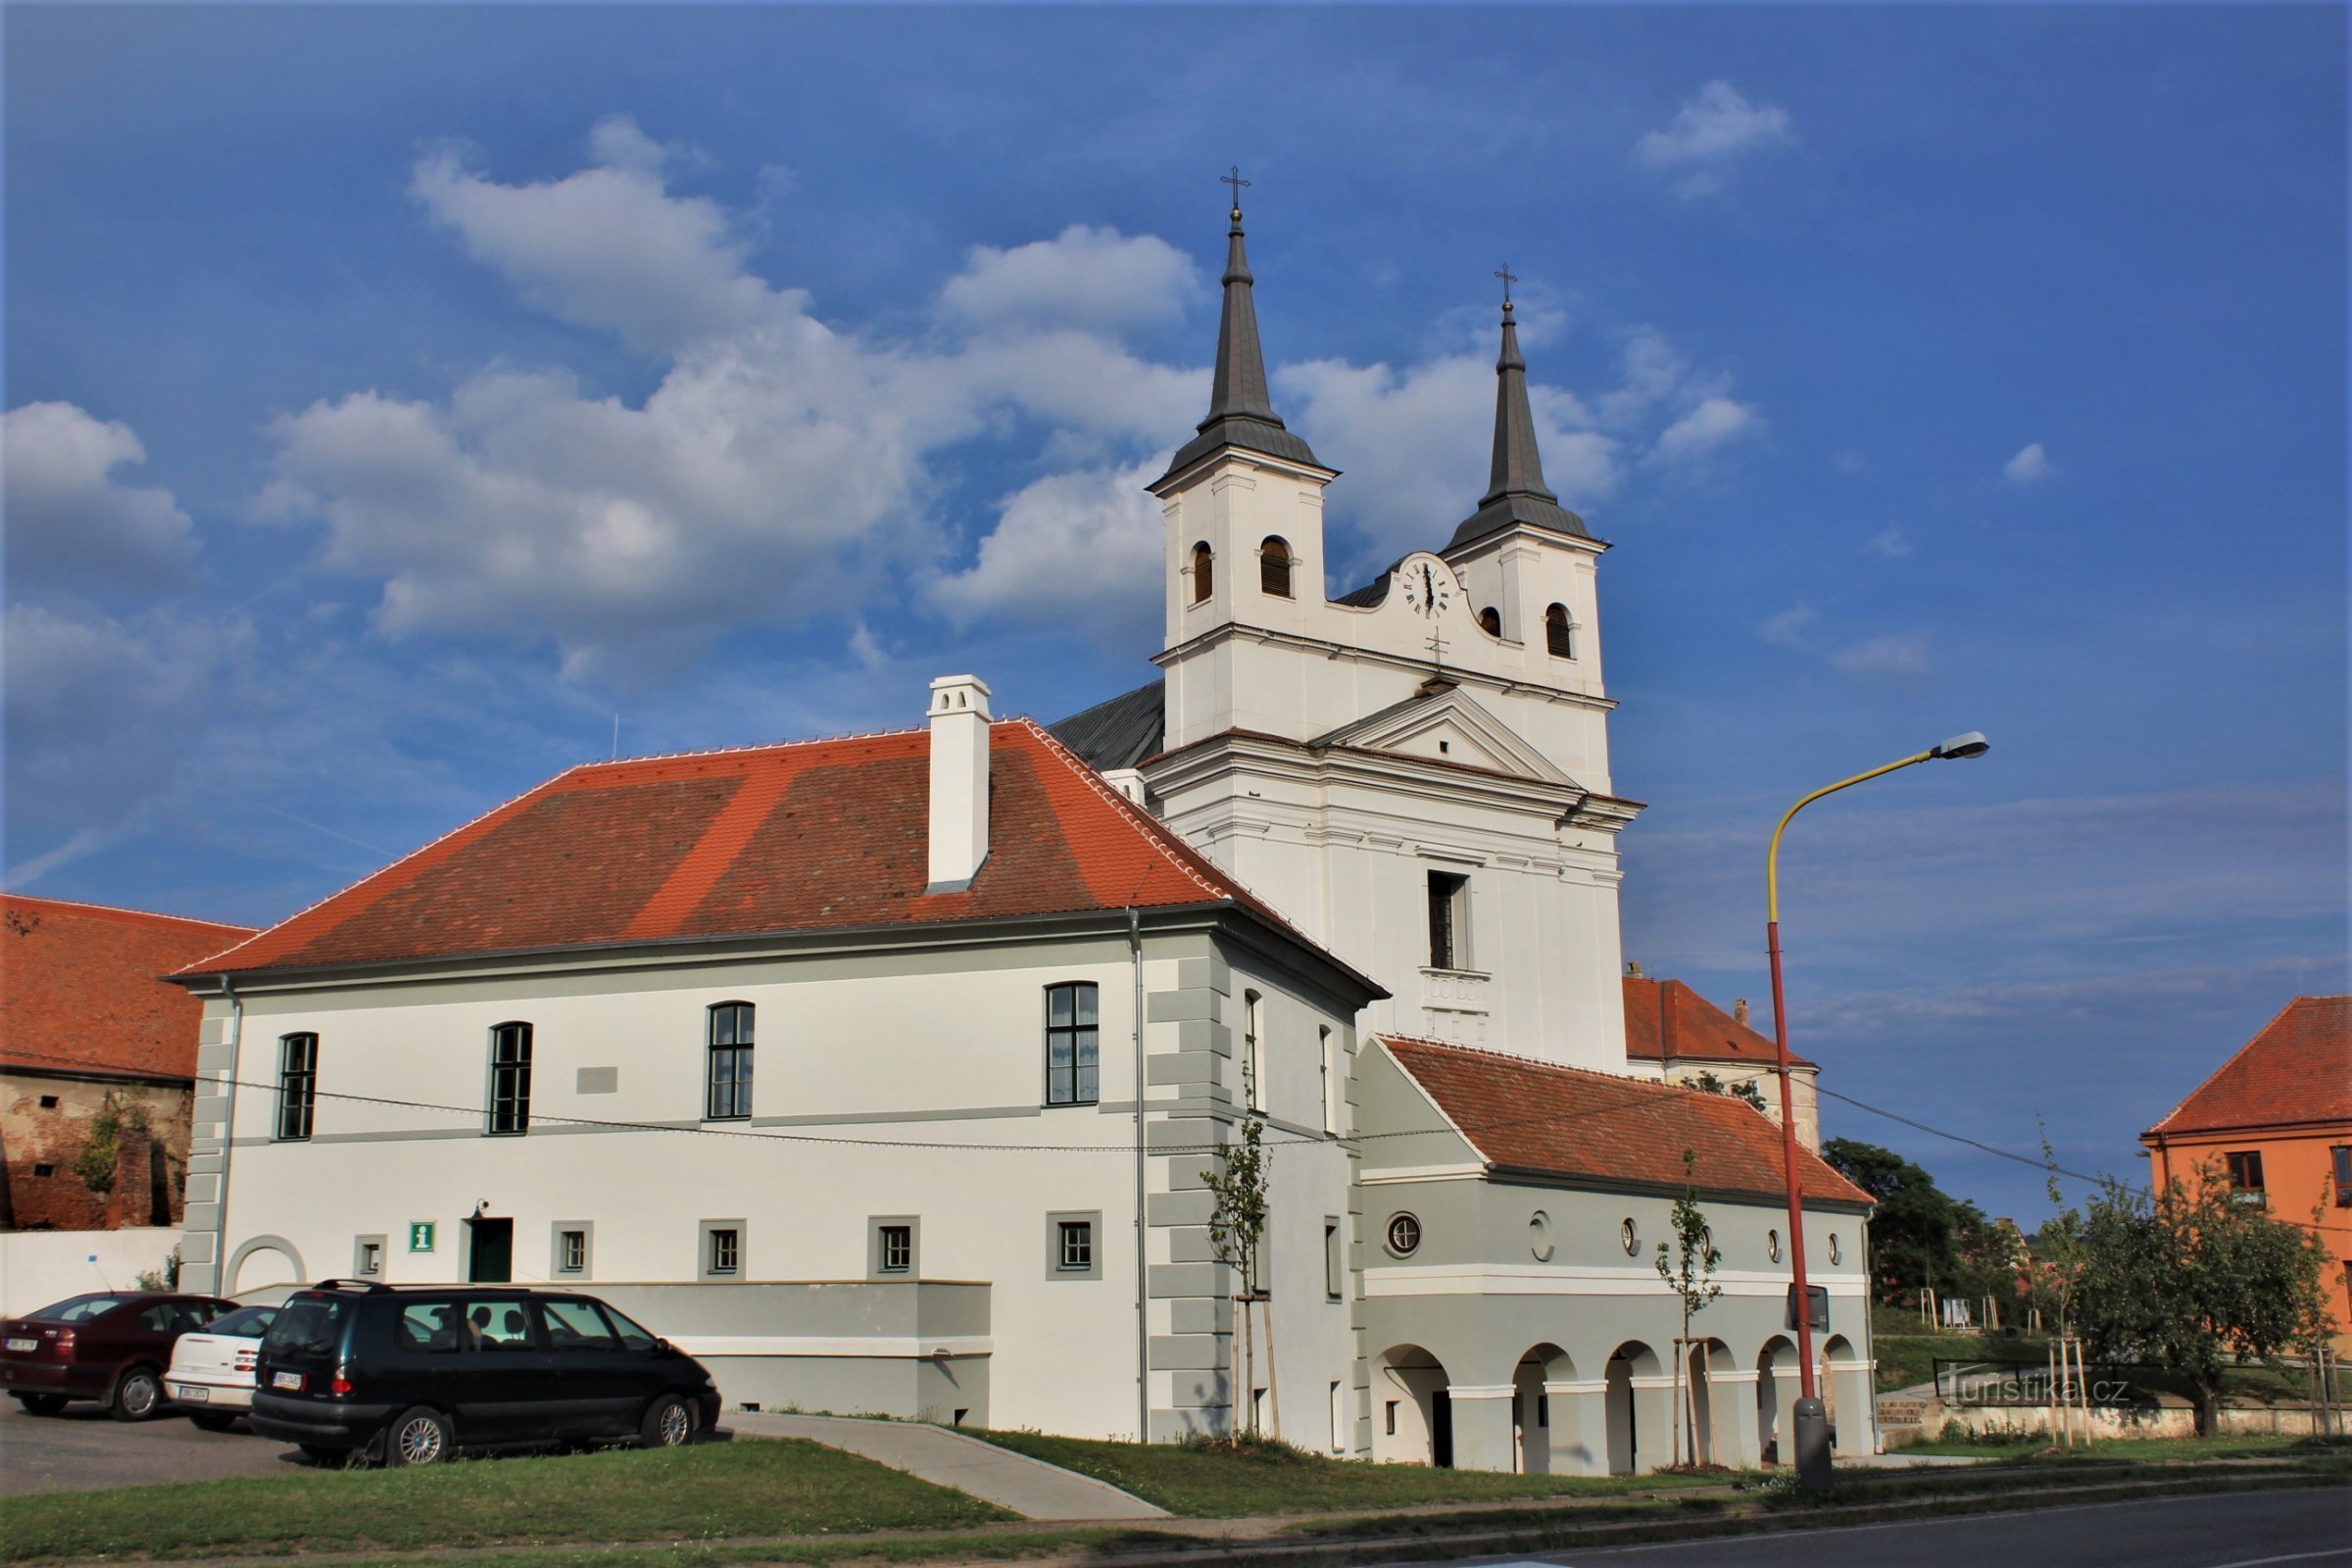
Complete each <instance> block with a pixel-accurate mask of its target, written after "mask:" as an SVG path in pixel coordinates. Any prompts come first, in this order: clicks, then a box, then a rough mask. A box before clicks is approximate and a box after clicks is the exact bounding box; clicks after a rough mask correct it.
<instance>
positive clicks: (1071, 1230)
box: [1058, 1219, 1095, 1271]
mask: <svg viewBox="0 0 2352 1568" xmlns="http://www.w3.org/2000/svg"><path fill="white" fill-rule="evenodd" d="M1060 1230H1061V1251H1060V1257H1061V1261H1060V1263H1059V1265H1058V1266H1059V1267H1060V1268H1062V1269H1064V1270H1068V1271H1075V1270H1079V1269H1089V1268H1093V1267H1094V1266H1095V1227H1094V1225H1093V1224H1092V1223H1091V1222H1090V1221H1087V1220H1083V1219H1065V1220H1063V1221H1062V1222H1061V1226H1060Z"/></svg>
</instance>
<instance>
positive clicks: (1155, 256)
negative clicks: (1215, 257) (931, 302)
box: [939, 223, 1202, 332]
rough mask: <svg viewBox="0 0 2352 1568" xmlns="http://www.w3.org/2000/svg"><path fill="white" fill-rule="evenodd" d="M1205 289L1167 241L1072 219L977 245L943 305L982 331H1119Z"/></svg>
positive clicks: (1165, 315) (1189, 262)
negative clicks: (1037, 236)
mask: <svg viewBox="0 0 2352 1568" xmlns="http://www.w3.org/2000/svg"><path fill="white" fill-rule="evenodd" d="M1201 293H1202V288H1201V272H1200V269H1198V268H1197V267H1195V266H1194V265H1193V259H1192V258H1191V257H1189V256H1187V255H1185V254H1184V253H1183V252H1182V251H1180V250H1178V249H1176V247H1175V246H1173V245H1170V244H1169V243H1168V242H1167V241H1166V240H1163V239H1160V238H1158V237H1157V236H1155V235H1151V234H1139V235H1136V236H1135V237H1133V238H1128V237H1126V236H1124V235H1122V234H1120V233H1119V231H1118V230H1117V229H1115V228H1090V227H1088V226H1087V225H1086V224H1083V223H1072V224H1071V225H1070V226H1069V227H1067V228H1065V229H1063V230H1062V231H1061V232H1060V233H1059V234H1057V235H1055V236H1054V238H1052V239H1050V240H1043V239H1041V240H1035V241H1032V242H1031V243H1029V244H1027V245H1016V246H1014V247H1013V248H1011V249H1010V250H1000V249H998V248H997V247H996V246H993V245H976V246H974V247H973V248H972V250H971V252H970V254H969V256H968V257H967V258H966V259H965V262H964V269H963V270H962V271H961V272H959V273H957V274H956V276H955V277H953V278H951V279H949V280H948V284H947V286H946V287H945V288H943V289H941V290H940V295H939V304H940V311H941V314H942V315H943V316H945V317H947V318H948V319H951V320H954V321H956V322H958V323H959V324H961V325H964V326H967V327H971V328H975V329H979V330H986V329H988V328H991V327H998V326H1003V325H1005V324H1007V323H1019V324H1031V325H1041V326H1054V327H1072V326H1075V327H1080V328H1086V329H1092V330H1097V331H1103V332H1116V331H1119V330H1121V329H1123V328H1126V327H1130V326H1135V325H1138V324H1149V323H1152V322H1156V321H1163V320H1168V319H1175V318H1178V317H1180V316H1181V315H1182V314H1183V312H1184V309H1185V307H1186V306H1187V305H1188V304H1190V303H1192V302H1193V301H1194V300H1195V299H1197V298H1199V297H1200V296H1201Z"/></svg>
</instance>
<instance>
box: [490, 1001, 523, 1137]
mask: <svg viewBox="0 0 2352 1568" xmlns="http://www.w3.org/2000/svg"><path fill="white" fill-rule="evenodd" d="M490 1130H491V1131H492V1132H493V1133H499V1134H519V1133H526V1132H529V1131H530V1130H531V1026H530V1025H529V1024H527V1023H502V1024H500V1025H499V1026H498V1027H497V1028H495V1029H493V1030H491V1031H490Z"/></svg>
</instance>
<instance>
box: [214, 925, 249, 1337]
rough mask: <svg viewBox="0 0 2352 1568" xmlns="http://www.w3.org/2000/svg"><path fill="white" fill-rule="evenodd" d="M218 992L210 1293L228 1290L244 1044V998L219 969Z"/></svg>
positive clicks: (223, 1294) (218, 1293)
mask: <svg viewBox="0 0 2352 1568" xmlns="http://www.w3.org/2000/svg"><path fill="white" fill-rule="evenodd" d="M221 995H222V996H224V997H226V998H227V999H228V1070H227V1071H226V1072H224V1073H222V1074H221V1191H220V1192H219V1193H218V1194H216V1195H215V1198H214V1201H213V1294H214V1295H215V1296H226V1295H227V1294H228V1284H229V1281H228V1156H229V1151H230V1149H231V1148H232V1147H233V1146H234V1145H235V1143H236V1133H237V1057H238V1055H239V1054H241V1053H242V1051H243V1049H244V1044H245V999H244V998H243V997H240V996H238V995H237V987H236V982H235V981H233V980H231V979H230V978H229V976H228V975H227V974H226V973H225V972H223V973H222V974H221Z"/></svg>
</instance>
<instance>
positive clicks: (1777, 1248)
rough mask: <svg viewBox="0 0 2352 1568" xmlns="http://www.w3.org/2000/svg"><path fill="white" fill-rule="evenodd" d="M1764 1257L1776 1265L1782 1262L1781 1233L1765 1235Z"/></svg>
mask: <svg viewBox="0 0 2352 1568" xmlns="http://www.w3.org/2000/svg"><path fill="white" fill-rule="evenodd" d="M1764 1255H1765V1256H1766V1257H1769V1258H1771V1259H1772V1260H1773V1261H1774V1262H1775V1263H1778V1262H1779V1261H1780V1260H1781V1233H1780V1232H1779V1231H1766V1232H1765V1233H1764Z"/></svg>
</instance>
